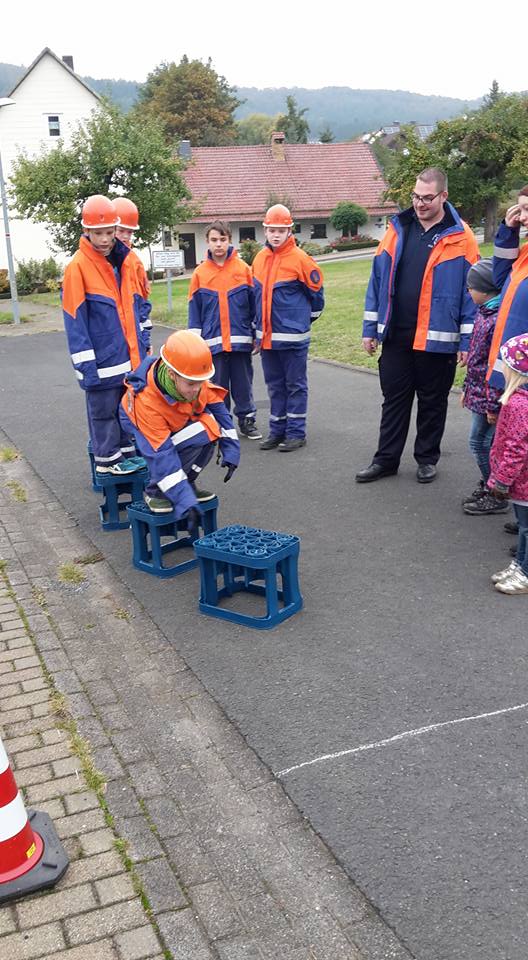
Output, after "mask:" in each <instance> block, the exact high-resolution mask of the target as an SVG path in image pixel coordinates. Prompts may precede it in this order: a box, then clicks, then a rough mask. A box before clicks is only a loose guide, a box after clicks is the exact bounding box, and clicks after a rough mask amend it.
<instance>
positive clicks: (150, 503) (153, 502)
mask: <svg viewBox="0 0 528 960" xmlns="http://www.w3.org/2000/svg"><path fill="white" fill-rule="evenodd" d="M143 499H144V501H145V503H146V504H147V507H148V508H149V510H152V513H172V511H173V509H174V506H173V504H172V503H171V502H170V500H166V499H165V497H151V496H150V494H149V493H145V491H143Z"/></svg>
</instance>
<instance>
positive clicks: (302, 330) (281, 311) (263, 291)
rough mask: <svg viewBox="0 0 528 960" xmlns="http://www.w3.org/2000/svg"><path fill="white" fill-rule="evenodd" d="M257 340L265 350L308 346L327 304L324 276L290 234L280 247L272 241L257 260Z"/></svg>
mask: <svg viewBox="0 0 528 960" xmlns="http://www.w3.org/2000/svg"><path fill="white" fill-rule="evenodd" d="M253 281H254V284H255V301H256V310H257V339H258V340H259V342H260V346H261V347H262V349H263V350H281V349H282V350H284V349H291V348H292V347H307V346H308V344H309V343H310V326H311V324H312V322H313V321H314V320H316V319H317V317H319V316H320V315H321V313H322V310H323V307H324V289H323V275H322V273H321V271H320V269H319V267H318V265H317V264H316V262H315V260H312V258H311V257H309V256H308V254H307V253H305V252H304V250H301V248H300V247H298V246H297V244H296V243H295V239H294V237H288V239H287V240H286V242H285V243H283V244H282V246H281V247H279V248H278V249H277V250H273V249H272V248H271V247H270V246H269V244H266V246H265V247H264V248H263V249H262V250H260V251H259V252H258V253H257V256H256V257H255V259H254V261H253Z"/></svg>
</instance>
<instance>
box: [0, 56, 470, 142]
mask: <svg viewBox="0 0 528 960" xmlns="http://www.w3.org/2000/svg"><path fill="white" fill-rule="evenodd" d="M24 70H25V67H21V66H16V65H14V64H10V63H0V96H5V95H6V94H7V93H8V92H9V90H10V89H11V88H12V87H13V86H14V85H15V83H16V81H17V80H18V79H19V77H21V76H22V74H23V72H24ZM83 80H85V81H86V83H87V84H88V85H89V86H90V87H92V89H93V90H96V91H97V93H101V94H103V95H104V96H107V97H109V98H110V99H111V100H114V101H115V103H117V104H119V106H120V107H122V108H123V109H124V110H129V109H130V107H131V106H132V104H133V103H134V101H135V99H136V97H137V94H138V90H139V87H140V84H139V83H135V82H134V81H132V80H109V79H108V80H105V79H103V80H98V79H96V78H94V77H83ZM290 95H292V96H294V97H295V99H296V101H297V104H298V106H299V107H300V108H301V109H302V108H304V107H307V108H308V112H307V114H306V119H307V120H308V122H309V123H310V133H311V136H312V137H313V138H314V139H316V138H317V137H318V134H319V133H320V131H321V130H323V129H324V128H325V127H330V129H331V130H332V132H333V134H334V137H335V139H336V140H348V139H350V138H351V137H354V136H356V135H357V134H358V133H363V132H365V131H368V130H376V129H378V128H379V127H382V126H385V125H386V124H389V123H392V122H394V121H399V122H402V123H403V122H409V121H412V120H414V121H416V122H417V123H434V122H435V121H437V120H445V119H448V118H450V117H454V116H457V114H460V113H464V112H466V111H467V110H474V109H476V108H477V107H478V106H480V101H479V100H471V101H468V100H457V99H454V98H451V97H428V96H423V95H422V94H419V93H409V92H408V91H406V90H353V89H352V88H351V87H322V88H321V89H319V90H307V89H305V88H304V87H294V88H291V87H277V88H266V89H263V90H260V89H258V88H257V87H239V88H238V91H237V96H238V98H239V100H242V101H243V103H242V105H241V106H240V107H239V108H238V110H237V113H236V116H237V119H239V120H241V119H242V118H243V117H247V116H248V114H250V113H266V114H270V115H272V116H274V115H275V114H277V113H284V112H285V109H286V97H287V96H290Z"/></svg>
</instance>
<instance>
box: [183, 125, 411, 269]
mask: <svg viewBox="0 0 528 960" xmlns="http://www.w3.org/2000/svg"><path fill="white" fill-rule="evenodd" d="M181 146H185V148H186V149H185V150H184V151H180V152H181V153H182V155H183V156H184V157H185V158H186V159H187V161H188V165H187V169H186V171H185V180H186V183H187V186H188V187H189V190H190V192H191V195H192V198H193V200H194V201H195V202H196V204H197V205H198V208H199V210H200V212H199V214H198V215H197V216H196V217H195V218H194V219H193V220H192V221H189V222H188V223H180V224H177V225H176V227H175V229H174V231H170V230H168V231H165V237H164V239H165V244H166V246H169V245H171V244H172V245H174V246H176V245H177V244H178V243H180V244H181V245H182V246H183V248H184V251H185V265H186V267H187V268H188V269H191V268H192V267H193V266H195V265H196V263H197V262H199V261H200V260H203V258H204V257H205V256H206V253H207V245H206V242H205V229H206V226H207V224H208V223H211V221H212V220H214V219H216V218H219V219H221V220H228V221H229V223H230V225H231V229H232V231H233V242H234V244H235V246H238V245H239V244H240V243H241V242H242V241H243V240H257V241H258V242H259V243H263V242H264V232H263V228H262V218H263V216H264V213H265V210H266V208H267V206H269V203H270V200H271V202H276V200H277V199H281V200H283V202H287V203H288V204H289V205H291V208H292V211H293V216H294V219H295V233H296V236H297V237H298V239H299V241H300V242H303V241H305V240H312V241H315V242H316V243H318V244H319V245H320V246H321V247H324V246H326V245H327V244H329V243H331V242H332V241H333V240H337V239H338V238H339V237H340V235H341V234H340V232H339V231H337V230H335V229H334V227H333V226H332V224H331V223H330V214H331V212H332V210H333V209H334V207H335V206H336V204H337V203H339V202H340V201H341V200H351V201H352V202H354V203H357V204H358V205H359V206H362V207H364V208H365V210H366V211H367V214H368V221H367V223H366V224H365V226H364V227H362V228H361V233H362V234H366V235H367V236H369V237H373V238H374V239H379V238H380V237H382V236H383V233H384V232H385V227H386V222H387V217H388V216H390V215H391V214H393V213H396V212H397V209H398V208H397V207H396V206H395V205H394V204H393V203H390V202H387V201H386V200H385V199H384V194H385V191H386V189H387V184H386V183H385V181H384V179H383V175H382V173H381V170H380V168H379V167H378V164H377V162H376V159H375V157H374V155H373V153H372V151H371V149H370V147H369V146H368V144H366V143H360V142H358V141H354V142H353V143H286V142H285V138H284V134H283V133H279V132H276V133H273V134H272V137H271V142H270V143H269V144H263V145H260V146H246V147H196V148H193V149H192V150H191V149H190V144H188V142H187V141H183V144H182V145H181Z"/></svg>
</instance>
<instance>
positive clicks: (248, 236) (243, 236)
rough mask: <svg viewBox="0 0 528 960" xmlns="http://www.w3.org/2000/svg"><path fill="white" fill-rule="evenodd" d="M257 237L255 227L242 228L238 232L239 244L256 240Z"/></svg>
mask: <svg viewBox="0 0 528 960" xmlns="http://www.w3.org/2000/svg"><path fill="white" fill-rule="evenodd" d="M256 239H257V238H256V236H255V227H240V229H239V231H238V242H239V243H243V242H244V240H256Z"/></svg>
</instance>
